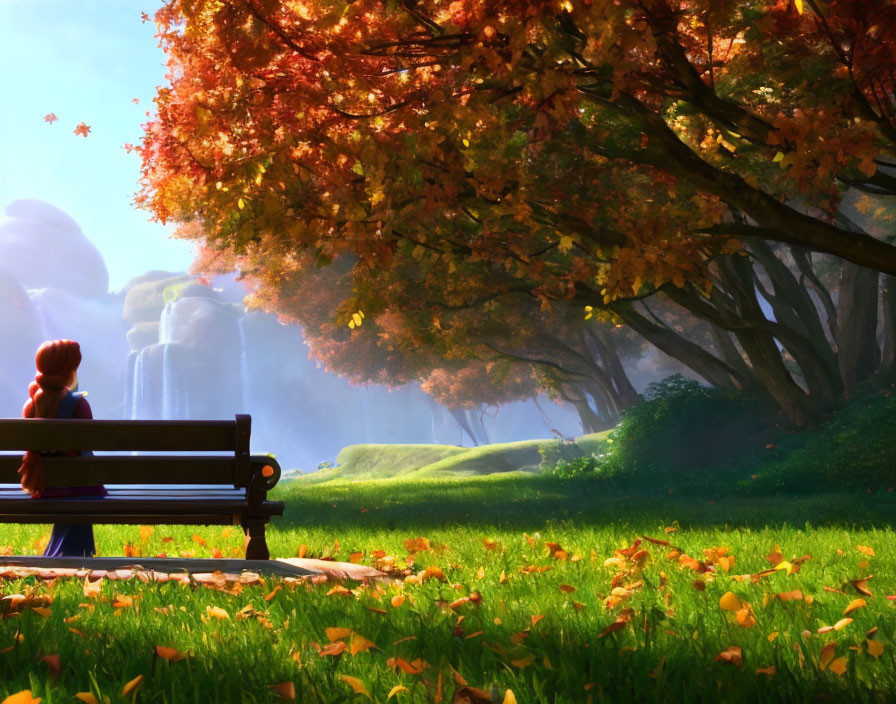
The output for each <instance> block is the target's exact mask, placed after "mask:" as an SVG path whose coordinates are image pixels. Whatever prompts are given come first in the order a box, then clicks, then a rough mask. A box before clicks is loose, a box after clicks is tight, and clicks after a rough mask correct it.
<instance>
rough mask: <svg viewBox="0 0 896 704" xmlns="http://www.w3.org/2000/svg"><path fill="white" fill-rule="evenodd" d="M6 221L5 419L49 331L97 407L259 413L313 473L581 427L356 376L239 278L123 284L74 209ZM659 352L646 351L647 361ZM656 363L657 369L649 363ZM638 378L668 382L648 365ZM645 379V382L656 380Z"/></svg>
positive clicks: (177, 277)
mask: <svg viewBox="0 0 896 704" xmlns="http://www.w3.org/2000/svg"><path fill="white" fill-rule="evenodd" d="M5 212H6V216H7V217H6V219H5V220H4V221H3V222H2V223H0V316H2V324H3V329H4V330H5V333H6V343H5V344H4V345H2V346H0V409H2V410H0V415H2V416H5V417H18V416H19V414H20V413H21V408H22V405H23V403H24V402H25V400H26V398H27V389H28V384H29V382H30V381H31V380H33V378H34V372H35V370H34V353H35V351H36V349H37V347H38V346H39V345H40V343H41V342H43V341H44V340H50V339H58V338H69V339H73V340H77V341H78V342H79V343H80V344H81V350H82V355H83V361H82V363H81V367H80V369H79V375H78V376H79V389H80V390H83V391H87V392H88V394H89V396H88V400H89V401H90V404H91V407H92V409H93V413H94V417H96V418H107V419H124V418H132V419H146V418H157V419H196V420H198V419H230V418H233V416H234V415H235V414H237V413H248V414H250V415H251V416H252V426H253V429H252V451H253V452H271V453H273V454H274V455H276V456H277V458H278V459H279V461H280V463H281V465H282V466H283V467H284V469H288V470H301V471H304V472H308V471H313V470H314V469H316V468H317V466H318V464H320V463H322V462H334V461H335V459H336V455H337V454H338V453H339V451H340V450H341V449H342V448H343V447H345V446H348V445H353V444H358V443H438V444H449V445H465V446H471V445H474V444H482V443H496V442H510V441H515V440H525V439H533V438H546V437H552V436H555V435H556V434H557V433H560V434H562V435H564V436H566V437H575V436H576V435H579V434H581V432H582V426H581V423H580V421H579V418H578V416H577V414H576V413H575V412H574V410H573V409H572V408H570V407H563V406H560V405H558V404H556V403H554V402H552V401H551V400H549V399H547V398H539V399H536V400H530V401H527V402H517V403H511V404H506V405H503V406H501V407H499V408H498V407H489V408H484V409H481V410H480V411H477V412H469V411H468V412H464V415H465V420H466V421H467V425H468V427H469V428H470V429H471V430H472V432H473V434H474V435H475V437H472V438H471V437H470V436H469V435H468V434H467V433H466V432H465V431H464V430H463V429H462V428H461V426H460V425H459V423H458V421H457V420H456V418H455V416H456V415H457V413H458V412H457V411H456V410H455V411H454V412H453V413H452V411H451V410H449V409H446V408H443V407H442V406H440V405H439V404H437V403H435V402H434V401H433V400H432V399H431V398H430V397H429V396H427V395H426V394H425V393H423V392H422V391H421V390H420V388H419V386H417V385H408V386H405V387H401V388H399V389H394V390H391V391H390V390H389V389H387V388H386V387H383V386H378V385H369V386H363V387H359V386H351V385H350V384H348V382H347V381H345V380H344V379H342V378H339V377H338V376H336V375H334V374H330V373H327V372H326V371H325V370H324V369H322V368H320V366H319V364H316V363H315V362H314V361H312V360H311V359H309V350H308V347H307V346H306V345H305V343H304V342H303V339H302V331H301V328H300V327H298V326H294V325H283V324H281V323H279V322H278V321H277V319H276V316H274V315H270V314H265V313H262V312H258V311H248V312H247V311H246V310H245V308H244V306H243V303H242V300H243V297H244V296H245V294H246V291H245V289H244V288H243V287H242V286H241V285H240V284H239V283H238V282H237V281H236V280H235V275H230V276H219V277H216V278H214V279H212V280H211V281H210V285H202V284H200V283H199V282H198V281H197V279H196V277H194V276H190V275H188V274H185V273H183V272H176V271H162V270H152V271H147V272H146V273H145V274H143V275H141V276H137V277H135V278H132V279H131V280H130V281H129V282H128V283H127V284H126V285H125V286H124V287H123V288H122V289H121V290H118V291H109V280H110V272H109V270H108V269H107V266H106V263H105V261H104V258H103V256H102V254H101V253H100V251H99V250H98V249H97V247H96V246H95V245H94V244H93V243H92V242H91V241H90V239H89V238H88V237H87V236H85V234H84V233H83V232H82V231H81V228H80V227H79V226H78V224H77V223H76V222H75V221H74V220H73V219H72V218H71V217H70V216H68V215H67V214H66V213H64V212H63V211H62V210H60V209H58V208H56V207H54V206H52V205H50V204H48V203H45V202H43V201H40V200H17V201H14V202H13V203H11V204H10V205H9V206H8V207H7V208H6V211H5ZM645 361H646V360H645ZM646 366H647V367H648V368H650V371H653V370H654V367H655V365H654V364H652V363H647V365H646ZM637 371H638V374H637V377H638V382H639V383H640V384H646V383H648V382H649V381H650V380H653V379H654V378H656V375H655V374H653V373H649V372H648V371H647V369H645V365H643V364H642V365H640V366H639V368H638V369H637ZM642 377H643V378H642Z"/></svg>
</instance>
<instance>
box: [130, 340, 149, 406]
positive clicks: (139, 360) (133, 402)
mask: <svg viewBox="0 0 896 704" xmlns="http://www.w3.org/2000/svg"><path fill="white" fill-rule="evenodd" d="M135 354H136V356H135V358H134V372H133V380H132V381H131V383H130V389H131V398H130V417H131V420H138V419H140V418H142V417H143V400H144V399H145V398H146V372H145V361H144V357H145V355H146V348H145V347H144V348H143V349H142V350H140V351H139V352H136V353H135Z"/></svg>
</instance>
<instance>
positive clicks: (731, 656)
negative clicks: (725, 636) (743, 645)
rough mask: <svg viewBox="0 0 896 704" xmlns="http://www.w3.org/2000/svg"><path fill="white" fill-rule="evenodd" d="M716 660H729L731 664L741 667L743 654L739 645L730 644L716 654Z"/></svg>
mask: <svg viewBox="0 0 896 704" xmlns="http://www.w3.org/2000/svg"><path fill="white" fill-rule="evenodd" d="M716 660H717V661H722V662H730V663H731V664H732V665H737V666H738V667H742V666H743V654H742V652H741V649H740V646H739V645H732V646H731V647H730V648H728V649H726V650H723V651H722V652H721V653H719V654H718V655H716Z"/></svg>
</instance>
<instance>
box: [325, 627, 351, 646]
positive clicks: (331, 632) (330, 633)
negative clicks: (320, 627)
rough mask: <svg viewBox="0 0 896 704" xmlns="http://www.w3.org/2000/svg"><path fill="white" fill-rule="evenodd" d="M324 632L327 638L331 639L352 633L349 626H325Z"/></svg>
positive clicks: (341, 637) (338, 638)
mask: <svg viewBox="0 0 896 704" xmlns="http://www.w3.org/2000/svg"><path fill="white" fill-rule="evenodd" d="M324 633H326V634H327V640H329V641H330V642H331V643H332V642H333V641H337V640H342V639H343V638H348V637H349V636H350V635H351V634H352V629H351V628H325V629H324Z"/></svg>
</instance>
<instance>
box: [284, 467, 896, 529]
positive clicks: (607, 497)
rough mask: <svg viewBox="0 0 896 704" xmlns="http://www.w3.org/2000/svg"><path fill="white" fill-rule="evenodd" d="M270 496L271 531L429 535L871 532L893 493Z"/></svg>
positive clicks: (494, 487) (547, 484) (447, 485)
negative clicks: (549, 529)
mask: <svg viewBox="0 0 896 704" xmlns="http://www.w3.org/2000/svg"><path fill="white" fill-rule="evenodd" d="M272 498H276V499H280V500H283V501H285V502H286V510H285V513H284V516H283V518H282V519H275V520H274V522H273V528H274V529H275V530H276V529H277V527H282V528H290V527H307V526H328V527H331V528H333V529H334V530H338V529H340V528H345V527H364V528H386V529H389V530H393V529H401V528H410V527H413V528H430V527H445V526H451V525H455V524H458V525H487V526H492V527H495V528H506V529H521V530H535V529H538V528H539V527H541V526H543V525H545V524H546V523H550V522H555V521H571V522H573V523H575V524H577V525H581V526H589V525H591V526H600V525H608V524H611V523H613V524H617V525H618V524H630V525H632V526H635V527H637V526H644V527H655V526H656V525H657V524H658V523H663V524H670V523H671V522H673V521H678V523H679V524H680V525H681V526H682V527H699V526H712V525H714V526H722V525H726V524H728V525H737V526H743V527H755V528H759V527H763V526H776V525H782V524H784V523H787V524H790V525H800V526H802V525H805V524H809V525H813V526H845V527H853V526H855V527H872V526H878V527H883V526H889V525H892V523H893V521H894V517H896V494H892V493H890V494H888V493H877V494H870V495H869V494H848V493H829V494H810V495H802V496H801V495H792V494H787V495H780V496H763V497H756V496H737V495H736V494H732V492H731V490H730V489H722V488H721V487H720V490H719V495H718V496H717V497H716V496H713V494H712V493H711V491H706V487H705V486H704V488H703V490H702V491H701V493H699V494H698V493H694V494H688V493H687V492H686V490H677V491H673V493H671V494H670V493H668V490H666V491H664V490H657V489H652V488H650V487H647V488H643V487H630V488H624V489H623V488H619V487H613V486H610V485H608V483H607V482H605V481H601V480H598V479H575V480H562V479H557V478H555V477H549V476H531V475H530V476H519V475H515V476H492V477H479V478H473V479H458V480H447V481H438V480H433V481H417V482H414V483H411V482H401V481H394V482H357V483H333V484H321V485H316V486H303V485H300V484H291V483H288V482H287V483H284V484H282V485H281V486H280V487H278V488H277V490H276V492H275V493H274V495H273V496H272Z"/></svg>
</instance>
